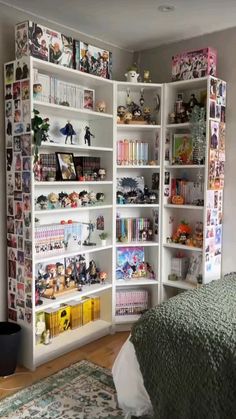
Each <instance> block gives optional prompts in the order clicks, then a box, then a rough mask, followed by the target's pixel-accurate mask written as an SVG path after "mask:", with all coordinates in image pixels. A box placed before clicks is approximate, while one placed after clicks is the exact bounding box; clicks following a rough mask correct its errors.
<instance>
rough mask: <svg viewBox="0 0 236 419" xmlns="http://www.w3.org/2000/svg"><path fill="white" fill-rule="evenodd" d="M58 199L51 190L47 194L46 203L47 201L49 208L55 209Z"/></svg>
mask: <svg viewBox="0 0 236 419" xmlns="http://www.w3.org/2000/svg"><path fill="white" fill-rule="evenodd" d="M58 201H59V198H58V195H57V194H56V193H54V192H51V193H50V194H49V195H48V203H49V207H50V209H56V208H57V204H58Z"/></svg>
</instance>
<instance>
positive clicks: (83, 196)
mask: <svg viewBox="0 0 236 419" xmlns="http://www.w3.org/2000/svg"><path fill="white" fill-rule="evenodd" d="M79 199H80V200H81V204H82V206H83V207H84V206H85V205H87V204H88V202H89V195H88V192H87V191H85V190H84V191H81V192H80V193H79Z"/></svg>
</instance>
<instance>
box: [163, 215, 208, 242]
mask: <svg viewBox="0 0 236 419" xmlns="http://www.w3.org/2000/svg"><path fill="white" fill-rule="evenodd" d="M170 222H173V219H172V220H170ZM166 241H167V243H173V244H181V245H184V246H189V247H193V248H194V247H195V248H198V249H201V248H202V247H203V223H202V222H201V221H197V222H196V223H195V226H194V227H192V226H191V225H190V224H189V223H188V222H187V221H185V220H182V221H181V222H180V223H179V224H178V226H177V228H176V230H175V231H174V232H173V234H172V236H171V237H167V239H166Z"/></svg>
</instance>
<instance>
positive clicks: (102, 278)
mask: <svg viewBox="0 0 236 419" xmlns="http://www.w3.org/2000/svg"><path fill="white" fill-rule="evenodd" d="M99 279H100V281H101V283H102V284H105V282H106V280H107V273H106V272H105V271H101V272H99Z"/></svg>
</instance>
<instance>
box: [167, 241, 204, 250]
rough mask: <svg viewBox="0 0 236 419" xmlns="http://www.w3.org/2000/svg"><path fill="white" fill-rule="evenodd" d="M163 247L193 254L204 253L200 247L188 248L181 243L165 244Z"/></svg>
mask: <svg viewBox="0 0 236 419" xmlns="http://www.w3.org/2000/svg"><path fill="white" fill-rule="evenodd" d="M163 246H164V247H170V248H172V249H181V250H190V251H192V252H202V248H200V247H194V246H187V245H185V244H179V243H164V244H163Z"/></svg>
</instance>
